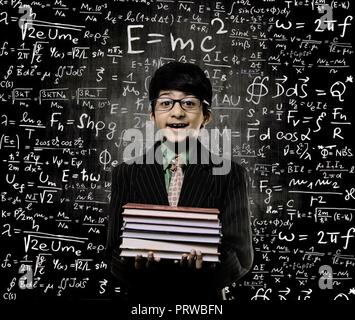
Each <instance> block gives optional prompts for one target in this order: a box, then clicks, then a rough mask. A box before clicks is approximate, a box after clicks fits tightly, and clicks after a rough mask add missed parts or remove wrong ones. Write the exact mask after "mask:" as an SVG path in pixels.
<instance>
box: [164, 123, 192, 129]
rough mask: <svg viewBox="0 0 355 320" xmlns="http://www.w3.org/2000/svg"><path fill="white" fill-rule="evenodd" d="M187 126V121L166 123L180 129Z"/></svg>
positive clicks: (170, 126)
mask: <svg viewBox="0 0 355 320" xmlns="http://www.w3.org/2000/svg"><path fill="white" fill-rule="evenodd" d="M187 126H188V124H187V123H169V124H167V127H169V128H173V129H182V128H186V127H187Z"/></svg>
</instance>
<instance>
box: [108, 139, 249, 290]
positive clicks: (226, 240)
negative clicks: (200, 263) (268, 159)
mask: <svg viewBox="0 0 355 320" xmlns="http://www.w3.org/2000/svg"><path fill="white" fill-rule="evenodd" d="M159 145H160V143H159V142H158V143H156V144H155V146H154V148H152V149H151V150H149V151H148V152H147V153H146V154H144V155H143V156H142V158H139V160H138V161H136V162H133V163H130V164H128V163H125V162H123V163H121V164H120V165H119V166H117V167H116V168H115V169H114V170H113V173H112V189H111V204H110V212H109V220H108V233H107V245H106V258H107V260H108V263H109V265H110V268H111V272H112V274H113V275H114V276H115V277H117V278H118V279H120V280H121V281H122V282H124V283H126V284H127V285H128V286H130V284H131V282H132V283H133V282H134V279H136V278H137V277H136V276H137V275H136V274H135V270H132V269H133V268H132V265H127V263H123V262H122V261H121V259H120V258H119V245H120V229H121V225H122V216H121V212H122V206H123V205H124V204H125V203H127V202H135V203H147V204H162V205H168V204H169V203H168V195H167V191H166V187H165V182H164V173H163V166H162V164H161V163H162V161H161V158H160V160H159V159H158V160H159V161H155V162H154V163H153V164H147V163H146V162H147V159H154V158H153V157H152V152H154V154H156V155H157V156H158V157H161V153H159V150H160V148H159V149H158V152H156V149H157V147H158V146H159ZM196 152H197V158H196V159H197V163H196V164H188V165H187V166H186V168H185V172H184V180H183V185H182V189H181V193H180V198H179V203H178V205H179V206H195V207H205V208H218V209H219V210H220V217H219V218H220V221H221V224H222V235H223V236H222V241H221V245H220V253H221V256H220V260H221V263H219V264H218V266H217V267H216V268H214V269H211V270H209V271H208V272H205V273H204V276H203V277H202V279H201V280H202V282H208V283H209V286H211V287H214V288H219V289H220V288H223V287H225V286H228V285H230V284H231V283H232V282H235V281H237V280H238V279H240V278H241V277H242V276H244V275H245V274H246V273H247V272H248V271H249V270H250V268H251V266H252V262H253V249H252V242H251V225H250V211H249V202H248V187H247V185H248V180H247V175H246V171H245V169H244V168H242V167H241V166H240V165H239V164H237V163H235V162H233V161H232V162H231V167H230V171H229V172H228V173H227V174H225V175H214V174H213V172H212V169H213V167H214V166H218V164H216V163H218V162H217V161H216V159H213V158H212V157H213V156H212V154H211V153H210V152H209V151H208V150H207V149H206V148H205V147H203V146H202V144H200V143H199V142H198V144H197V148H196ZM149 157H150V158H149ZM220 159H221V158H220ZM159 264H162V262H160V263H159ZM163 265H164V264H163ZM165 267H166V269H167V274H168V277H170V279H171V278H172V277H173V278H176V279H177V282H179V283H183V280H182V279H178V277H175V276H176V275H173V274H172V271H171V270H173V268H172V267H171V266H169V264H167V265H165V266H164V268H165ZM169 268H172V269H171V270H169ZM165 271H166V270H165ZM163 274H164V272H163V271H162V270H160V272H159V275H158V276H159V277H160V278H162V277H163ZM162 281H165V280H162Z"/></svg>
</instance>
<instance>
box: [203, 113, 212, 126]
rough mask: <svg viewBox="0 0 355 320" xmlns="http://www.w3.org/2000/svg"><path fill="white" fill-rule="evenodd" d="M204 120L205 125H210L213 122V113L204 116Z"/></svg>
mask: <svg viewBox="0 0 355 320" xmlns="http://www.w3.org/2000/svg"><path fill="white" fill-rule="evenodd" d="M203 119H204V121H203V125H206V124H208V123H210V122H211V120H212V113H211V111H208V112H207V113H206V114H205V115H204V116H203Z"/></svg>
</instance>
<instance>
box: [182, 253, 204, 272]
mask: <svg viewBox="0 0 355 320" xmlns="http://www.w3.org/2000/svg"><path fill="white" fill-rule="evenodd" d="M202 264H203V257H202V253H201V251H200V250H197V251H195V250H194V249H192V250H191V251H190V253H189V254H186V253H184V254H183V255H182V257H181V260H180V265H181V266H182V267H184V268H186V267H187V268H194V269H202Z"/></svg>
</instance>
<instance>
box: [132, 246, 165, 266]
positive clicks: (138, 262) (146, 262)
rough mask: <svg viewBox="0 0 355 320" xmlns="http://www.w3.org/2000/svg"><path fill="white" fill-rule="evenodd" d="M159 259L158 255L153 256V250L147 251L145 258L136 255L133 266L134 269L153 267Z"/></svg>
mask: <svg viewBox="0 0 355 320" xmlns="http://www.w3.org/2000/svg"><path fill="white" fill-rule="evenodd" d="M159 261H160V258H159V257H154V252H153V251H149V252H148V256H147V259H144V258H143V257H142V255H137V256H136V258H135V261H134V268H135V269H136V270H142V269H153V268H154V267H155V266H156V264H157V263H158V262H159Z"/></svg>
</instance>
